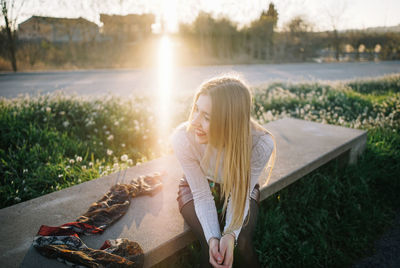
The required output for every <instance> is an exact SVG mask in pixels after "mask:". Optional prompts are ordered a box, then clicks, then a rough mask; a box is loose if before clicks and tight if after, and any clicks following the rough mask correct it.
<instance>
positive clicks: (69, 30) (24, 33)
mask: <svg viewBox="0 0 400 268" xmlns="http://www.w3.org/2000/svg"><path fill="white" fill-rule="evenodd" d="M98 38H99V27H98V25H97V24H96V23H94V22H91V21H88V20H86V19H84V18H81V17H79V18H77V19H70V18H53V17H40V16H32V17H30V18H29V19H27V20H26V21H24V22H22V23H20V24H19V25H18V39H20V40H26V41H38V40H47V41H49V42H54V43H66V42H88V41H92V40H98Z"/></svg>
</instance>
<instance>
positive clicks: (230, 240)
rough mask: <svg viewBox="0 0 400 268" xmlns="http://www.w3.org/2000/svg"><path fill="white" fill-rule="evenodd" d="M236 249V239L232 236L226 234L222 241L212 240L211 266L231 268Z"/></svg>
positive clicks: (210, 247) (210, 244) (210, 249)
mask: <svg viewBox="0 0 400 268" xmlns="http://www.w3.org/2000/svg"><path fill="white" fill-rule="evenodd" d="M234 248H235V237H234V236H233V235H232V234H225V235H224V236H222V237H221V239H220V240H218V239H217V238H215V237H213V238H211V239H210V243H209V255H210V263H211V265H212V266H213V267H215V268H231V267H232V264H233V250H234Z"/></svg>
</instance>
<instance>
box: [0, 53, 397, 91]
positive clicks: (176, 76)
mask: <svg viewBox="0 0 400 268" xmlns="http://www.w3.org/2000/svg"><path fill="white" fill-rule="evenodd" d="M171 71H172V72H171V73H172V75H171V88H172V89H173V90H174V91H175V92H187V91H190V92H193V91H194V90H195V89H196V87H197V86H198V85H199V84H200V83H201V82H202V81H204V80H205V79H207V78H210V77H213V76H215V75H219V74H222V73H229V72H233V73H239V74H241V75H242V76H243V77H244V78H245V79H246V80H247V81H248V83H249V84H250V85H258V84H262V83H267V82H271V81H276V80H281V81H292V82H298V81H310V80H311V81H314V80H323V81H326V80H329V81H335V80H349V79H354V78H363V77H376V76H381V75H385V74H392V73H400V61H391V62H357V63H356V62H354V63H298V64H270V65H266V64H261V65H260V64H257V65H225V66H200V67H184V68H176V69H174V70H171ZM157 78H158V74H157V70H150V69H148V70H146V69H130V70H82V71H55V72H32V73H17V74H13V73H8V74H7V73H5V74H0V96H3V97H6V98H12V97H16V96H18V94H21V93H22V94H25V93H28V94H31V95H34V94H37V93H47V92H53V91H56V90H63V91H64V92H66V93H67V94H72V93H77V94H78V95H96V96H98V95H101V94H107V93H112V94H115V95H120V96H128V95H130V94H155V93H157V88H158V84H159V83H158V80H157Z"/></svg>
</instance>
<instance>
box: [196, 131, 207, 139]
mask: <svg viewBox="0 0 400 268" xmlns="http://www.w3.org/2000/svg"><path fill="white" fill-rule="evenodd" d="M195 133H196V135H197V136H199V137H203V136H205V135H206V133H204V132H203V131H201V130H198V129H196V131H195Z"/></svg>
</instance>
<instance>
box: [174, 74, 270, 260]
mask: <svg viewBox="0 0 400 268" xmlns="http://www.w3.org/2000/svg"><path fill="white" fill-rule="evenodd" d="M251 104H252V97H251V93H250V90H249V88H248V87H247V86H246V85H245V84H244V83H243V82H242V81H241V80H239V79H236V78H233V77H218V78H214V79H211V80H209V81H207V82H205V83H204V84H202V85H201V86H200V89H199V91H198V92H197V94H196V95H195V97H194V102H193V107H192V111H191V113H190V116H189V120H188V121H186V122H184V123H182V124H181V125H179V126H178V127H177V128H176V130H175V132H174V133H173V135H172V138H171V142H172V146H173V148H174V152H175V155H176V157H177V159H178V161H179V162H180V165H181V167H182V169H183V173H184V177H183V178H182V179H181V181H180V184H179V191H178V198H177V200H178V205H179V209H180V212H181V214H182V216H183V217H184V219H185V221H186V222H187V224H188V225H189V226H190V228H191V229H192V231H193V232H194V234H195V235H196V236H197V238H198V239H199V241H200V244H201V247H202V259H201V267H209V266H210V264H211V265H212V266H213V267H231V266H232V264H233V258H234V248H235V245H237V251H238V253H239V254H238V255H239V256H238V257H239V258H237V259H236V258H235V263H236V262H238V264H239V267H259V266H260V264H259V262H258V257H257V255H256V253H255V251H254V248H253V243H252V236H253V232H254V229H255V226H256V222H257V214H258V203H259V199H260V191H259V178H263V179H265V178H266V181H265V180H264V181H265V183H264V184H266V183H268V180H269V178H270V175H271V171H272V168H273V165H274V161H275V152H276V146H275V140H274V137H273V136H272V135H271V133H269V132H268V131H267V130H266V129H264V128H263V127H262V126H260V125H259V124H258V123H256V122H255V121H254V120H253V119H252V118H251V117H250V111H251ZM267 171H269V172H268V174H266V172H267ZM260 175H262V176H260ZM264 184H262V185H264ZM224 218H225V225H224V228H223V229H222V228H221V227H222V226H223V219H224ZM221 231H222V233H221ZM246 265H247V266H246Z"/></svg>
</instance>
